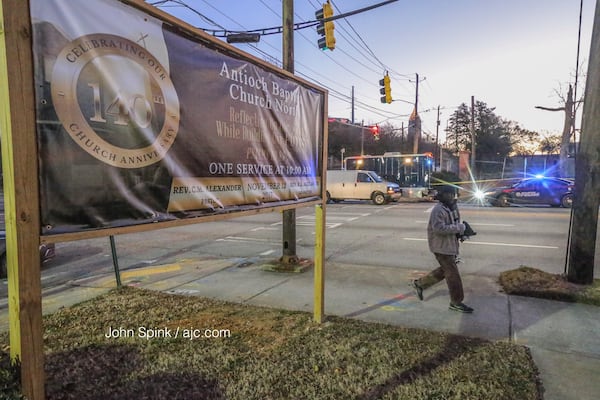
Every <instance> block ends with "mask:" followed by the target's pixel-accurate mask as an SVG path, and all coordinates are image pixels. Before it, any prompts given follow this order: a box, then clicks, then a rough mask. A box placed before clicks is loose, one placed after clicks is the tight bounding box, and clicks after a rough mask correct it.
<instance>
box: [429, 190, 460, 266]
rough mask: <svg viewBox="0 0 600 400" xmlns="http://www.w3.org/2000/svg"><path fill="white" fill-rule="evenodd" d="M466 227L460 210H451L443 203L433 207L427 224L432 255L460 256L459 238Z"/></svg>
mask: <svg viewBox="0 0 600 400" xmlns="http://www.w3.org/2000/svg"><path fill="white" fill-rule="evenodd" d="M464 231H465V225H464V224H462V223H460V214H459V213H458V208H456V207H454V210H452V209H450V208H449V207H448V206H447V205H445V204H444V203H442V202H439V203H438V204H436V205H435V207H433V210H431V215H430V216H429V224H427V242H428V243H429V250H430V251H431V252H432V253H438V254H447V255H458V238H457V237H456V234H457V233H459V234H463V233H464Z"/></svg>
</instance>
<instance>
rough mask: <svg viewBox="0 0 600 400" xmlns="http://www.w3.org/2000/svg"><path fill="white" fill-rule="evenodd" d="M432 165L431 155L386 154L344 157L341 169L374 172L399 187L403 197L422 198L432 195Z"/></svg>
mask: <svg viewBox="0 0 600 400" xmlns="http://www.w3.org/2000/svg"><path fill="white" fill-rule="evenodd" d="M434 165H435V164H434V162H433V155H432V154H431V153H423V154H402V153H400V152H386V153H384V154H383V155H380V156H371V155H365V156H351V157H346V158H344V163H343V168H344V169H346V170H353V169H362V170H368V171H375V172H376V173H377V174H378V175H379V176H381V177H382V178H383V179H385V180H387V181H390V182H395V183H397V184H398V185H400V189H401V190H402V196H403V197H412V198H422V197H429V196H431V195H432V194H433V192H432V190H431V173H432V172H433V168H434Z"/></svg>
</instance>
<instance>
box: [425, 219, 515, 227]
mask: <svg viewBox="0 0 600 400" xmlns="http://www.w3.org/2000/svg"><path fill="white" fill-rule="evenodd" d="M428 222H429V221H425V220H422V219H418V220H416V221H415V223H417V224H426V223H428ZM471 225H473V226H503V227H514V226H516V225H514V224H486V223H479V222H473V223H471Z"/></svg>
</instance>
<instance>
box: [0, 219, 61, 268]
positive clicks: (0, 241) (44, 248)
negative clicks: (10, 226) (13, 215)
mask: <svg viewBox="0 0 600 400" xmlns="http://www.w3.org/2000/svg"><path fill="white" fill-rule="evenodd" d="M54 255H55V246H54V243H49V244H42V245H41V246H40V259H41V262H42V264H46V263H47V262H49V261H50V260H52V259H53V258H54ZM7 272H8V266H7V264H6V231H4V230H1V231H0V279H5V278H6V276H7Z"/></svg>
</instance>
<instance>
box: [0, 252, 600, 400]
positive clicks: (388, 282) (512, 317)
mask: <svg viewBox="0 0 600 400" xmlns="http://www.w3.org/2000/svg"><path fill="white" fill-rule="evenodd" d="M257 261H258V260H256V259H206V260H198V259H188V260H186V261H183V262H179V263H177V264H169V265H160V266H151V267H145V268H138V269H130V270H126V271H122V273H121V280H122V283H123V284H127V285H135V286H138V287H142V288H146V289H151V290H160V291H165V292H169V293H176V294H183V295H198V296H204V297H209V298H215V299H220V300H226V301H232V302H238V303H246V304H251V305H257V306H267V307H275V308H283V309H289V310H299V311H307V312H312V311H313V305H312V304H313V273H312V270H308V271H306V272H304V273H277V272H269V271H265V270H263V269H261V268H260V265H259V263H256V262H257ZM425 272H426V271H416V270H407V269H401V268H385V267H366V266H357V265H341V264H332V263H329V264H327V265H326V277H325V314H326V315H338V316H345V317H350V318H356V319H360V320H364V321H371V322H381V323H386V324H391V325H397V326H404V327H415V328H424V329H429V330H433V331H440V332H449V333H453V334H459V335H466V336H475V337H481V338H486V339H491V340H507V341H511V342H513V343H518V344H522V345H525V346H527V347H529V348H530V349H531V352H532V355H533V358H534V361H535V363H536V364H537V366H538V368H539V370H540V374H541V378H542V382H543V385H544V388H545V393H544V399H545V400H570V399H573V400H587V399H589V400H592V399H594V400H596V399H598V398H600V380H599V379H598V373H599V372H600V307H594V306H588V305H581V304H572V303H564V302H557V301H550V300H541V299H534V298H527V297H519V296H508V295H506V294H504V293H501V292H500V291H499V290H500V288H499V286H498V285H497V283H495V278H491V277H483V276H475V275H466V276H463V280H464V286H465V302H466V303H467V304H469V305H470V306H472V307H474V308H475V312H474V313H473V314H471V315H468V314H460V313H456V312H452V311H449V310H448V293H447V288H446V286H445V284H443V283H441V284H439V285H437V286H434V287H433V288H430V289H429V290H427V291H426V292H425V301H419V300H418V299H417V298H416V297H415V296H414V293H413V291H412V289H411V288H410V285H409V283H410V282H411V281H412V279H414V278H416V277H418V276H420V275H422V274H423V273H425ZM114 287H115V279H114V276H112V275H104V276H95V277H90V278H85V279H80V280H77V281H73V282H70V284H69V285H66V286H65V287H63V288H59V289H54V290H53V293H49V292H48V293H46V292H45V293H44V296H43V298H44V312H53V311H54V310H55V309H56V308H58V307H60V306H68V305H70V304H75V303H77V302H80V301H82V300H85V299H88V298H92V297H94V296H97V295H98V294H100V293H103V292H105V291H108V290H110V289H111V288H114ZM6 314H7V312H6V309H4V310H2V312H1V313H0V328H2V329H6V325H7V318H8V317H7V315H6Z"/></svg>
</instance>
